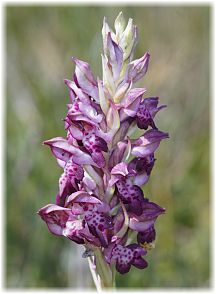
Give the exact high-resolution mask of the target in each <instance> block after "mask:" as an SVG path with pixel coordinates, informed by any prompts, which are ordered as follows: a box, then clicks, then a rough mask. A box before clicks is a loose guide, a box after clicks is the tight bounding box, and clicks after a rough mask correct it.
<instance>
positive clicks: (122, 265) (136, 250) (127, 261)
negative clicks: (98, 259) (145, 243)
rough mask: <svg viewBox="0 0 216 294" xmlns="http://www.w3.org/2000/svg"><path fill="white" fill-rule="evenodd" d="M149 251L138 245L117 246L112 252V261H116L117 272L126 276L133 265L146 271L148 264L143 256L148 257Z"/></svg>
mask: <svg viewBox="0 0 216 294" xmlns="http://www.w3.org/2000/svg"><path fill="white" fill-rule="evenodd" d="M146 253H147V251H146V250H145V249H144V248H142V247H141V246H139V245H137V244H130V245H128V246H122V245H120V244H117V245H116V246H115V247H114V248H113V249H112V252H111V260H116V270H117V271H118V272H119V273H121V274H125V273H127V272H129V270H130V268H131V265H133V266H135V267H137V268H139V269H144V268H146V267H147V266H148V263H147V262H146V261H145V260H144V259H143V258H142V255H146Z"/></svg>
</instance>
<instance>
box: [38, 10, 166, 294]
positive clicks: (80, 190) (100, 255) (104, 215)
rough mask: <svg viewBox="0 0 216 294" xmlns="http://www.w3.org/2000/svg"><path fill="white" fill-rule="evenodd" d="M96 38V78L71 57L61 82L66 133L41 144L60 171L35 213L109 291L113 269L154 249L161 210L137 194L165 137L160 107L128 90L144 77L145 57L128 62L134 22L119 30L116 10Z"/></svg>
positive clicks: (136, 262)
mask: <svg viewBox="0 0 216 294" xmlns="http://www.w3.org/2000/svg"><path fill="white" fill-rule="evenodd" d="M102 35H103V46H104V52H103V54H102V67H103V78H102V80H101V79H99V78H95V77H94V75H93V73H92V70H91V68H90V65H89V64H88V63H86V62H84V61H82V60H79V59H78V58H75V57H73V58H72V60H73V62H74V63H75V73H74V75H73V81H70V80H65V84H66V85H67V87H68V90H69V97H70V101H69V104H67V114H66V117H65V119H64V128H65V131H66V134H65V137H64V138H63V137H56V138H53V139H50V140H47V141H45V142H44V144H45V145H48V146H49V147H50V148H51V151H52V153H53V155H54V156H55V158H56V160H57V162H58V164H59V165H60V167H61V168H62V169H63V172H62V174H61V175H60V179H59V184H58V192H57V196H56V200H55V204H48V205H46V206H45V207H43V208H41V209H40V210H39V211H38V214H39V215H40V217H41V218H42V220H44V221H45V223H46V224H47V227H48V229H49V231H50V232H51V233H52V234H54V235H57V236H63V237H66V238H67V239H69V240H71V241H73V242H75V243H77V244H82V245H83V246H84V248H85V252H84V254H83V257H87V258H88V260H89V264H90V268H91V272H92V274H93V278H94V281H95V284H96V286H97V288H98V289H100V288H101V287H112V286H113V283H114V276H115V275H114V270H113V269H114V267H115V268H116V270H117V271H118V272H119V273H121V274H124V273H127V272H128V271H129V270H130V268H131V266H132V265H133V266H135V267H137V268H139V269H144V268H146V267H147V265H148V263H147V261H146V260H145V259H143V256H146V255H147V253H148V250H149V249H150V248H153V247H154V246H153V242H154V241H155V238H156V229H155V222H156V219H157V218H158V216H159V215H161V214H163V213H165V209H164V208H162V207H160V206H159V205H157V204H156V203H154V202H151V201H149V200H148V199H147V198H146V197H145V196H144V192H143V186H144V185H145V184H146V183H147V182H148V181H149V178H150V175H151V172H152V170H153V167H154V165H155V153H156V151H157V149H158V147H159V145H160V143H161V141H162V140H163V139H166V138H168V134H167V133H165V132H162V131H160V130H158V128H157V127H156V125H155V122H154V117H155V115H156V114H157V112H159V111H160V110H161V109H163V108H164V107H165V105H161V106H159V107H158V102H159V99H158V97H150V98H145V97H144V95H145V92H146V89H145V88H135V87H134V83H136V82H137V81H139V80H140V79H141V78H142V77H144V76H145V74H146V73H147V70H148V66H149V60H150V54H149V53H148V52H147V53H145V54H144V55H143V57H141V58H139V59H136V60H133V54H134V50H135V45H136V42H137V27H136V26H135V25H134V24H133V20H132V19H130V20H129V21H128V24H127V26H125V23H124V19H123V15H122V13H120V14H119V15H118V17H117V19H116V20H115V32H113V31H112V30H111V29H110V27H109V25H108V23H107V22H106V19H104V24H103V29H102ZM139 129H141V130H139ZM137 130H139V131H143V133H142V135H141V136H140V137H136V135H135V134H136V131H137ZM145 130H146V131H145Z"/></svg>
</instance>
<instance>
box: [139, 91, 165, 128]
mask: <svg viewBox="0 0 216 294" xmlns="http://www.w3.org/2000/svg"><path fill="white" fill-rule="evenodd" d="M157 105H158V97H149V98H145V99H144V100H143V101H142V102H141V103H140V105H139V108H138V111H137V113H136V117H137V126H138V128H140V129H147V128H148V126H151V127H152V128H153V129H157V127H156V126H155V123H154V120H153V119H154V117H155V115H156V113H157V112H158V111H160V110H161V109H163V108H165V107H166V105H161V106H160V107H157Z"/></svg>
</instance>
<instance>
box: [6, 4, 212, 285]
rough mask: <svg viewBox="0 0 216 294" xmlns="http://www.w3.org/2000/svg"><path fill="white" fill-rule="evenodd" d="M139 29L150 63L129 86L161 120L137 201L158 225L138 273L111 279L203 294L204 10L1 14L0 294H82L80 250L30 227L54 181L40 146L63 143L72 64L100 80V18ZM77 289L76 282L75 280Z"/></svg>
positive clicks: (71, 9) (39, 225)
mask: <svg viewBox="0 0 216 294" xmlns="http://www.w3.org/2000/svg"><path fill="white" fill-rule="evenodd" d="M121 10H122V11H123V13H124V15H125V17H126V18H128V17H132V18H133V19H134V22H135V23H136V24H137V25H138V28H139V43H138V45H137V49H136V56H135V57H136V58H138V57H140V56H141V55H142V54H143V53H144V51H147V50H148V51H149V52H150V54H151V62H150V68H149V71H148V74H147V76H146V78H145V79H144V80H143V81H142V82H140V84H139V85H140V86H145V87H147V90H148V92H147V95H148V96H151V95H159V96H160V101H161V103H163V104H167V105H168V108H167V109H165V110H164V111H163V113H162V112H161V113H160V114H159V115H158V117H157V125H158V126H159V128H160V129H162V130H164V131H168V132H169V134H170V139H169V140H167V141H166V142H163V143H162V144H161V147H160V150H159V151H158V152H157V154H156V157H157V161H156V166H155V168H154V170H153V172H152V176H151V179H150V182H149V183H148V184H147V186H146V187H145V188H144V191H145V195H146V196H148V197H149V198H150V199H152V200H153V201H156V202H157V203H159V204H160V205H161V206H163V207H166V209H167V213H166V215H164V216H162V217H161V218H160V220H158V222H157V224H156V227H157V231H158V235H157V242H156V248H155V249H154V250H153V251H152V252H150V253H149V254H148V256H147V260H148V262H149V267H148V268H147V269H146V270H144V271H140V270H138V269H136V268H133V269H132V270H131V271H130V273H129V274H127V275H124V276H121V275H117V285H118V286H119V287H130V288H136V287H139V288H142V287H154V288H156V287H164V288H167V287H208V286H209V284H210V264H209V263H210V248H209V247H210V242H209V241H210V236H209V235H210V234H209V223H210V217H209V213H210V211H209V207H210V197H209V194H210V191H209V128H210V126H209V100H210V99H209V95H210V94H209V44H210V43H209V42H210V40H209V31H210V8H209V7H207V6H206V7H205V6H197V7H196V6H194V7H190V6H186V7H183V6H182V7H180V6H179V7H178V6H174V7H168V6H162V7H159V6H155V7H150V6H147V7H145V6H140V7H139V6H130V7H126V6H124V7H117V6H116V7H112V6H103V7H102V6H101V7H96V6H90V7H88V6H80V7H79V6H62V7H55V6H50V7H46V6H38V7H37V6H29V7H25V6H9V5H8V6H7V7H5V12H6V47H7V48H6V52H7V97H6V99H7V100H6V103H7V118H6V119H7V122H6V123H7V146H6V147H7V148H6V150H5V151H6V154H7V185H6V188H7V189H6V190H7V191H6V197H5V203H6V207H7V214H6V218H7V220H6V226H7V228H6V242H7V244H6V251H7V252H6V253H7V257H6V277H5V284H6V286H7V287H10V288H11V287H13V288H20V287H21V288H22V287H33V288H36V287H74V288H76V287H92V286H93V285H92V280H91V276H90V274H89V271H88V266H87V261H86V260H84V259H82V258H81V252H82V249H81V248H79V247H78V246H77V245H75V244H74V243H71V242H69V241H68V240H65V239H63V238H56V237H55V236H53V235H51V234H49V233H48V231H47V228H46V227H45V224H44V223H43V222H42V221H41V220H40V219H39V217H38V216H37V215H36V211H37V210H38V209H39V208H40V207H42V206H43V205H45V204H47V203H49V202H53V199H54V197H55V194H56V192H57V183H58V177H59V175H60V173H61V169H60V168H59V167H58V166H57V165H56V161H55V159H54V158H53V157H52V156H51V154H50V151H49V150H48V148H45V147H42V146H41V142H42V141H43V140H45V139H49V138H52V137H55V136H64V134H65V133H64V129H63V123H62V121H61V118H63V117H64V116H65V114H66V103H67V102H68V101H69V100H68V99H69V98H68V92H67V89H66V87H65V85H64V84H63V79H64V78H70V77H71V76H72V73H73V70H74V67H73V65H72V62H71V59H70V58H71V56H77V57H78V58H80V59H83V60H86V61H87V62H89V63H90V64H91V66H92V68H93V70H94V72H95V73H96V75H100V76H101V60H100V53H101V51H102V40H101V27H102V20H103V16H107V18H108V21H109V23H110V24H112V23H113V21H114V19H115V17H116V16H117V14H118V13H119V11H121ZM84 277H85V278H84Z"/></svg>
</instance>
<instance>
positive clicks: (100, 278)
mask: <svg viewBox="0 0 216 294" xmlns="http://www.w3.org/2000/svg"><path fill="white" fill-rule="evenodd" d="M94 255H95V260H96V267H95V265H94V263H93V260H92V258H90V259H89V260H88V261H89V267H90V270H91V274H92V277H93V280H94V283H95V286H96V288H97V291H98V292H101V290H102V289H114V288H115V268H114V267H112V269H111V268H110V266H109V265H108V264H107V262H106V261H105V259H104V256H103V253H102V252H101V250H100V248H95V249H94Z"/></svg>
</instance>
